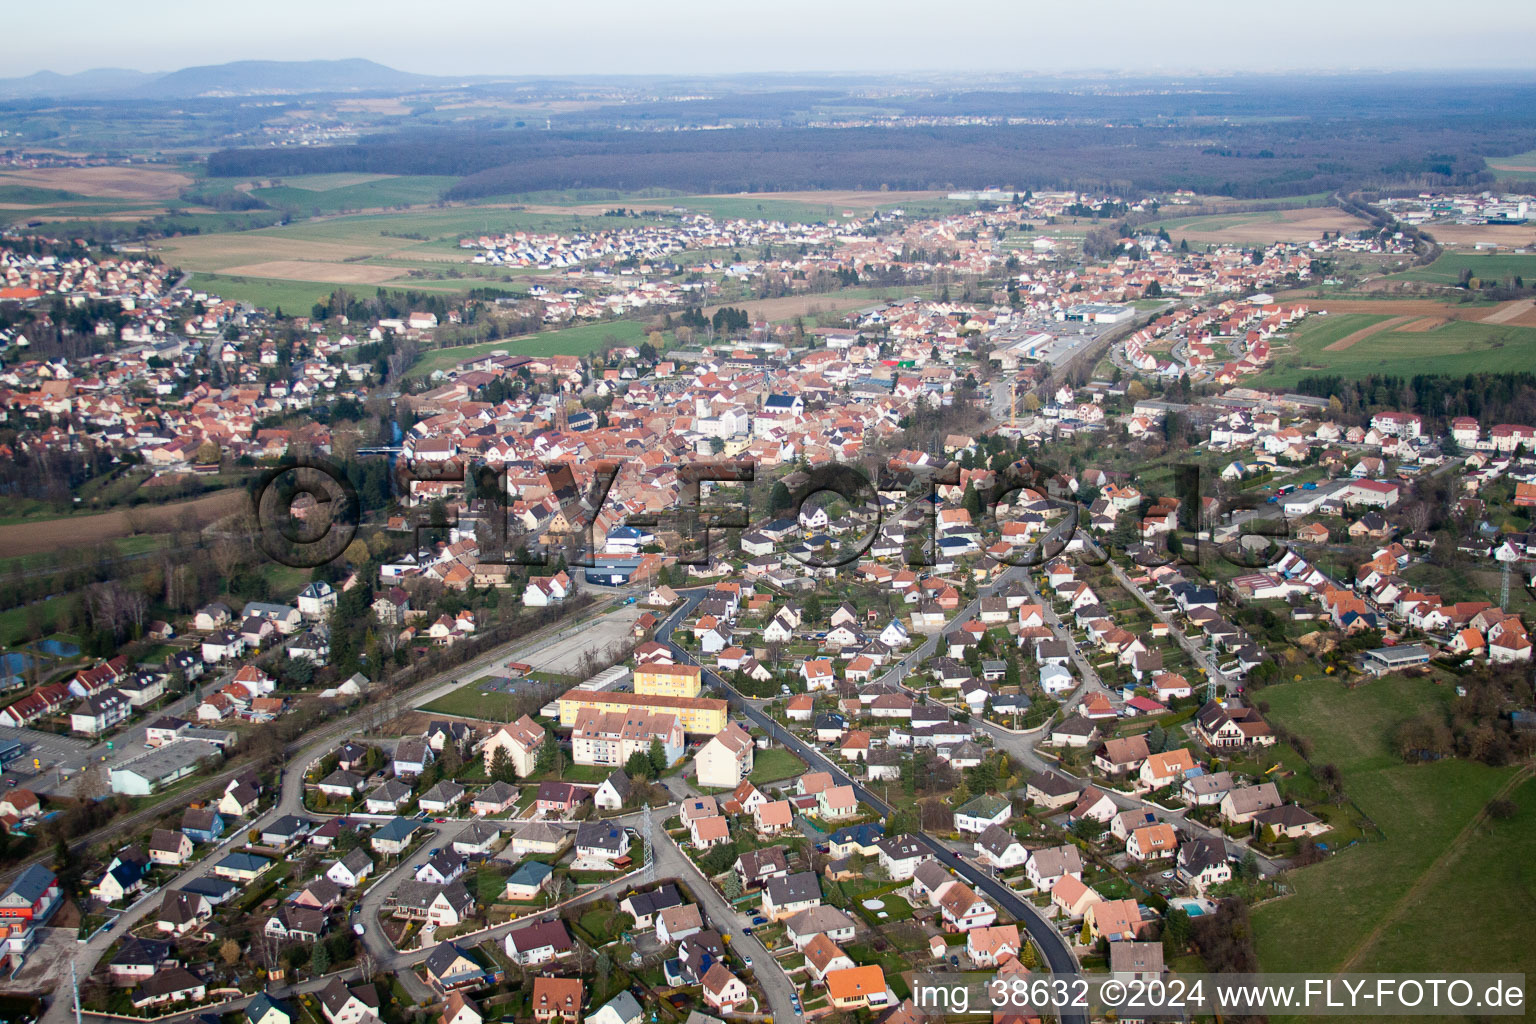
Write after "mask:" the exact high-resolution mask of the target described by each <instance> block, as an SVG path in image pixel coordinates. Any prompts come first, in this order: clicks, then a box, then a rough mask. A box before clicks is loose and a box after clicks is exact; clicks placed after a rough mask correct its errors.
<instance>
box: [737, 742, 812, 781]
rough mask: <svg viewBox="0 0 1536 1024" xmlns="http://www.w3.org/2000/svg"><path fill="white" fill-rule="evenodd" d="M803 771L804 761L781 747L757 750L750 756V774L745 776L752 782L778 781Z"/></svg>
mask: <svg viewBox="0 0 1536 1024" xmlns="http://www.w3.org/2000/svg"><path fill="white" fill-rule="evenodd" d="M804 771H805V762H804V761H802V760H800V759H799V758H798V757H796V756H795V755H794V754H791V753H790V752H789V751H787V750H785V749H784V748H783V747H773V748H772V749H770V750H759V751H757V752H756V753H755V754H754V755H753V757H752V774H751V775H749V776H747V778H748V779H750V780H751V781H752V782H753V783H754V784H761V783H765V782H778V781H779V780H780V779H790V778H794V777H795V776H797V775H800V774H802V773H803V772H804Z"/></svg>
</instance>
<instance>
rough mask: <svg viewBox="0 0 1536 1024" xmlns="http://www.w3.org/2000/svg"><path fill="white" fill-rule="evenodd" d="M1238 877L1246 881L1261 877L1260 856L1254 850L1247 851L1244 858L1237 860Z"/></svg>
mask: <svg viewBox="0 0 1536 1024" xmlns="http://www.w3.org/2000/svg"><path fill="white" fill-rule="evenodd" d="M1237 877H1239V878H1241V879H1242V880H1243V881H1245V882H1251V881H1253V880H1254V879H1256V878H1258V877H1259V858H1258V855H1257V854H1255V853H1254V852H1253V851H1252V850H1248V851H1247V852H1245V853H1244V854H1243V859H1242V860H1240V861H1238V862H1237Z"/></svg>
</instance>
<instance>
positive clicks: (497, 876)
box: [471, 864, 510, 907]
mask: <svg viewBox="0 0 1536 1024" xmlns="http://www.w3.org/2000/svg"><path fill="white" fill-rule="evenodd" d="M509 873H510V872H507V871H503V870H501V869H500V868H496V867H492V866H491V865H489V864H482V865H480V867H479V868H478V869H476V871H475V877H474V878H473V879H472V880H471V881H472V882H473V886H474V888H473V889H472V890H471V891H472V892H473V893H475V897H476V899H478V900H479V902H480V905H481V906H482V907H488V906H490V905H491V904H493V903H496V902H498V901H499V900H500V899H501V894H502V892H503V891H504V890H505V889H506V887H507V875H508V874H509Z"/></svg>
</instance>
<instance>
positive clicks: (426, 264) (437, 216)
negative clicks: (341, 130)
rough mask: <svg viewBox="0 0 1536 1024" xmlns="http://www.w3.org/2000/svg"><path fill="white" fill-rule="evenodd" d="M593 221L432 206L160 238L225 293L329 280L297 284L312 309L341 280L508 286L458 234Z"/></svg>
mask: <svg viewBox="0 0 1536 1024" xmlns="http://www.w3.org/2000/svg"><path fill="white" fill-rule="evenodd" d="M380 184H383V183H382V182H381V183H380ZM353 187H354V188H365V187H367V186H366V185H360V186H353ZM321 194H324V193H321ZM590 228H591V223H590V221H589V220H584V219H583V218H577V217H554V216H547V215H540V214H528V213H523V212H521V211H511V210H503V209H494V208H483V209H482V208H462V209H453V210H445V209H431V210H420V211H414V212H391V213H376V214H361V215H353V216H340V217H329V218H322V219H319V220H310V221H304V222H300V223H295V224H288V225H284V226H282V227H272V228H259V229H255V230H251V231H222V232H215V233H204V234H198V235H186V236H183V237H180V238H173V239H167V240H165V241H164V242H161V243H159V246H158V251H159V254H160V256H161V258H162V259H164V260H166V261H167V262H169V263H173V264H175V265H176V266H178V267H180V268H181V269H183V270H187V271H191V272H193V273H195V274H198V275H219V278H220V280H218V281H217V282H215V281H214V280H209V279H205V280H204V281H203V282H202V283H203V285H204V286H206V287H209V288H213V289H214V290H216V291H218V293H219V294H220V295H222V296H224V297H226V298H232V299H238V300H243V301H247V302H260V301H261V300H263V299H267V298H270V297H271V296H272V295H274V294H277V293H279V292H280V291H281V289H280V286H278V285H275V284H274V283H273V282H283V281H293V282H302V283H304V284H306V285H311V286H324V287H309V288H305V289H302V290H297V291H295V290H290V292H289V293H290V294H291V295H293V296H295V297H303V298H304V299H305V301H303V302H297V301H290V302H289V303H288V305H289V306H290V307H299V308H305V309H307V308H308V307H309V306H310V305H313V304H314V303H315V302H317V301H319V300H320V299H322V298H324V297H325V296H327V295H329V294H330V293H331V291H333V290H334V289H335V288H338V287H353V288H358V287H366V288H370V289H371V288H376V287H380V286H384V287H390V288H398V289H407V288H418V289H424V290H437V291H453V292H461V291H464V290H466V289H469V288H476V287H488V286H495V285H501V284H505V283H507V282H510V281H512V280H513V279H514V276H515V275H514V273H513V272H512V271H511V270H509V269H493V268H486V267H478V266H475V265H473V264H471V263H470V262H469V254H468V253H467V252H465V251H464V250H462V249H460V248H459V245H458V243H459V239H460V238H462V237H465V236H468V235H478V234H481V233H491V234H496V233H500V232H503V231H510V230H523V229H530V230H538V231H546V230H548V231H553V230H566V231H570V230H583V229H590ZM450 275H451V276H450ZM232 278H244V279H245V280H243V281H235V280H230V279H232ZM289 311H290V312H291V311H292V309H290V310H289Z"/></svg>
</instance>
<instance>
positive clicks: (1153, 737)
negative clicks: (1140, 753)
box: [1147, 722, 1168, 754]
mask: <svg viewBox="0 0 1536 1024" xmlns="http://www.w3.org/2000/svg"><path fill="white" fill-rule="evenodd" d="M1167 749H1168V734H1167V733H1166V732H1164V731H1163V727H1162V725H1161V724H1159V723H1156V722H1154V723H1153V724H1152V728H1150V729H1148V730H1147V752H1148V753H1152V754H1161V753H1162V752H1163V751H1165V750H1167Z"/></svg>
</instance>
